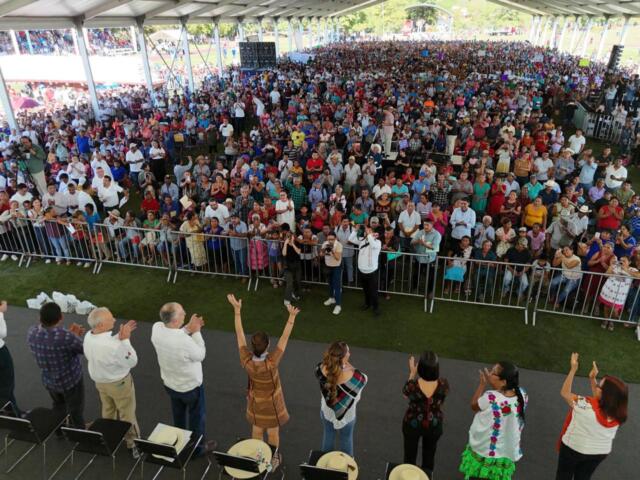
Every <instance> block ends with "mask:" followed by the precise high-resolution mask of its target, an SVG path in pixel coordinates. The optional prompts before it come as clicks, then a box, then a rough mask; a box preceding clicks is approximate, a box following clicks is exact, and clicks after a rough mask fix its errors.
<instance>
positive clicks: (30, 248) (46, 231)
mask: <svg viewBox="0 0 640 480" xmlns="http://www.w3.org/2000/svg"><path fill="white" fill-rule="evenodd" d="M13 228H14V232H15V234H16V236H17V237H18V238H19V239H20V243H21V245H22V248H23V256H22V259H21V261H20V263H19V265H20V266H22V265H23V264H24V266H25V267H27V268H28V267H30V266H31V263H32V262H33V261H34V260H37V259H39V260H43V261H45V262H46V263H51V262H52V261H55V262H60V263H61V262H67V263H70V262H73V263H76V264H77V265H78V266H80V267H85V268H92V271H93V273H96V272H97V267H98V257H97V255H96V251H95V248H94V245H93V241H92V235H91V232H90V229H89V226H88V225H87V223H85V222H76V221H74V220H72V219H56V220H44V219H29V218H18V219H14V220H13Z"/></svg>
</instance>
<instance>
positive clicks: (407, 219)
mask: <svg viewBox="0 0 640 480" xmlns="http://www.w3.org/2000/svg"><path fill="white" fill-rule="evenodd" d="M420 220H421V219H420V214H419V213H418V212H416V211H415V210H414V211H413V212H412V213H411V215H409V212H408V211H407V210H403V212H402V213H401V214H400V216H399V217H398V223H401V224H402V227H401V229H400V236H401V237H402V238H404V237H406V235H405V234H404V230H413V229H414V227H415V226H416V225H420ZM414 233H415V232H414Z"/></svg>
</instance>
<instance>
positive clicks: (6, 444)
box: [0, 438, 14, 455]
mask: <svg viewBox="0 0 640 480" xmlns="http://www.w3.org/2000/svg"><path fill="white" fill-rule="evenodd" d="M13 442H14V440H13V439H12V440H11V441H10V442H8V441H7V439H6V438H5V442H4V444H5V447H4V448H3V449H2V451H0V455H2V454H3V453H6V454H8V453H9V452H8V450H9V447H10V446H11V444H12V443H13Z"/></svg>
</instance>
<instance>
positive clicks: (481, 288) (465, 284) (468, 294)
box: [427, 256, 535, 325]
mask: <svg viewBox="0 0 640 480" xmlns="http://www.w3.org/2000/svg"><path fill="white" fill-rule="evenodd" d="M434 264H435V265H434V267H433V271H434V276H435V279H436V281H435V282H434V285H433V287H432V289H431V292H428V293H427V296H428V297H429V299H430V301H431V305H430V308H429V312H430V313H433V310H434V306H435V303H436V301H438V302H453V303H466V304H473V305H482V306H488V307H500V308H508V309H511V310H520V311H521V312H523V316H524V323H525V325H528V324H529V302H530V299H531V291H532V289H531V284H532V282H534V281H535V280H534V273H533V272H532V271H531V265H523V264H517V263H506V262H500V261H497V260H493V261H492V260H479V259H474V258H463V257H443V256H439V257H437V258H436V260H435V262H434Z"/></svg>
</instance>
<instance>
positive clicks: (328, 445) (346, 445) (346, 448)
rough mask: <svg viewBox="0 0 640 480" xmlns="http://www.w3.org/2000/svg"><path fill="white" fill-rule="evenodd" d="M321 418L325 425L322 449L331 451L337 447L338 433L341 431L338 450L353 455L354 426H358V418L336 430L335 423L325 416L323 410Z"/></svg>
mask: <svg viewBox="0 0 640 480" xmlns="http://www.w3.org/2000/svg"><path fill="white" fill-rule="evenodd" d="M320 418H321V419H322V424H323V426H324V432H323V433H322V451H323V452H331V451H333V450H334V449H335V443H336V433H337V432H340V440H339V442H338V450H339V451H341V452H343V453H346V454H347V455H350V456H352V457H353V427H355V426H356V420H355V419H353V421H352V422H350V423H347V424H346V425H345V426H344V427H342V428H341V429H339V430H336V429H335V427H334V426H333V423H331V422H330V421H328V420H326V419H325V418H324V415H323V414H322V411H320Z"/></svg>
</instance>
